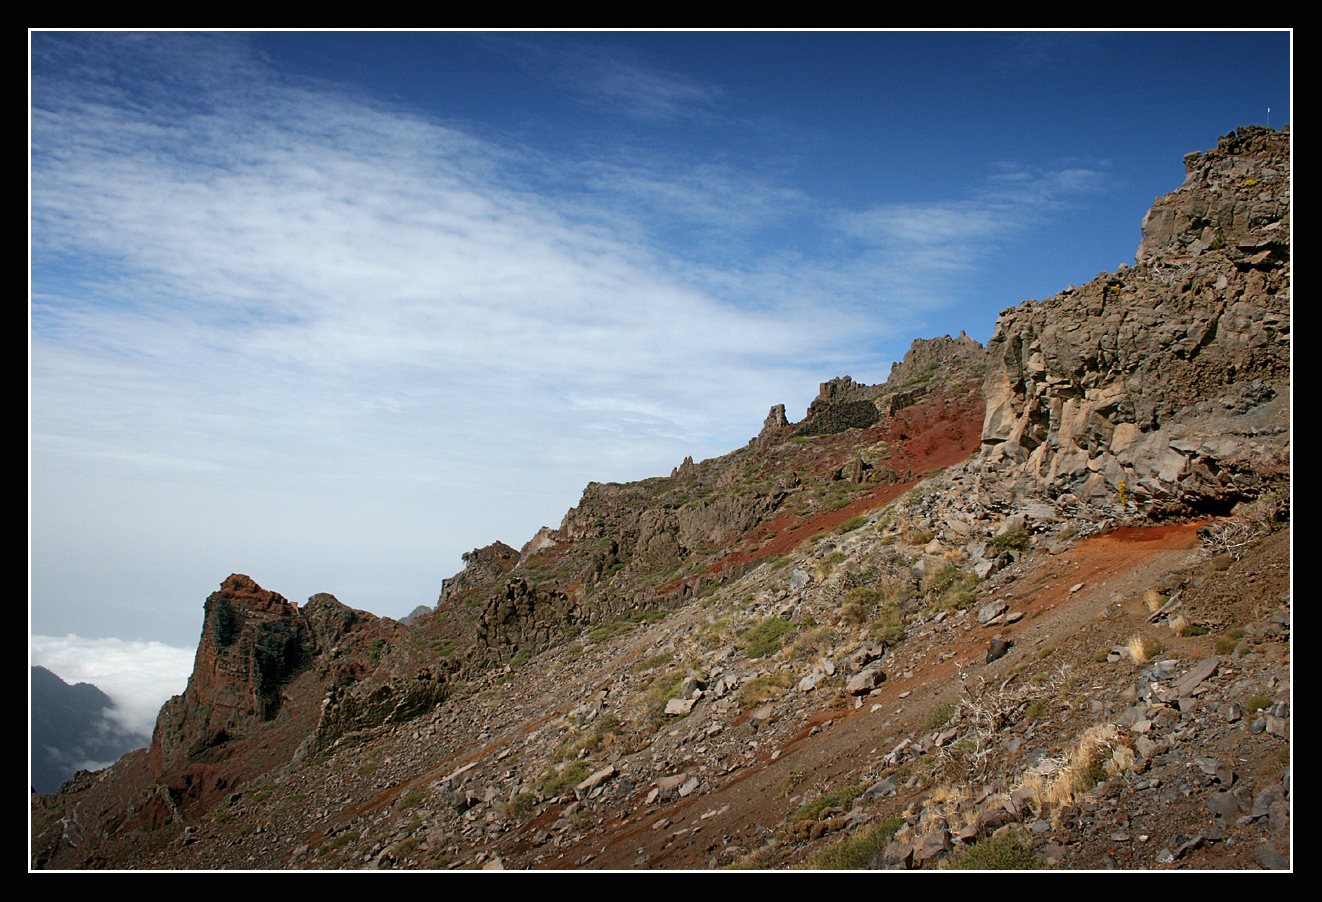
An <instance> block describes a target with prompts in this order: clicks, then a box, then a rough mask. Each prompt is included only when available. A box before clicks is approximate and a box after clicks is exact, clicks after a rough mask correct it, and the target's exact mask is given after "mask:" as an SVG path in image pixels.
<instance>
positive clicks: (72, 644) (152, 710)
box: [29, 633, 194, 736]
mask: <svg viewBox="0 0 1322 902" xmlns="http://www.w3.org/2000/svg"><path fill="white" fill-rule="evenodd" d="M29 650H30V654H31V663H32V664H33V666H37V667H45V668H46V669H47V670H49V671H51V672H52V673H54V674H56V675H58V676H59V677H60V678H61V679H62V680H64V681H65V682H66V683H70V684H73V683H91V684H93V685H94V686H96V687H97V688H98V689H100V690H101V691H102V692H104V693H105V694H106V695H108V696H110V698H111V700H112V701H114V702H115V705H116V707H114V708H111V709H108V711H107V717H108V718H109V719H110V721H111V722H112V723H114V724H116V725H117V726H119V727H120V728H121V729H123V730H124V731H126V732H128V733H132V734H135V735H138V736H151V733H152V730H153V729H154V728H155V726H156V715H157V714H158V713H160V710H161V705H163V704H165V702H166V701H167V700H168V699H169V698H170V696H172V695H178V694H179V693H181V692H183V691H184V688H185V687H186V686H187V684H188V675H189V673H191V672H192V670H193V654H194V651H193V649H187V648H172V647H170V646H168V645H165V644H163V643H161V642H144V641H141V640H138V641H125V640H122V639H87V638H84V637H82V636H75V635H73V634H72V633H71V634H68V635H65V636H40V635H38V636H32V637H31V639H30V643H29Z"/></svg>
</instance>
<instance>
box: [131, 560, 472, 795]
mask: <svg viewBox="0 0 1322 902" xmlns="http://www.w3.org/2000/svg"><path fill="white" fill-rule="evenodd" d="M407 637H408V633H407V631H406V628H405V627H404V626H402V625H401V624H398V623H395V622H394V621H392V620H385V619H382V618H379V617H376V616H375V615H373V614H370V613H368V612H366V611H359V610H355V609H353V608H350V607H349V606H348V605H345V604H343V603H342V602H340V601H339V600H338V599H337V598H335V596H333V595H330V594H327V593H320V594H317V595H314V596H312V597H311V598H310V599H308V603H307V605H306V606H305V607H303V608H302V609H300V608H299V607H298V605H296V604H294V603H292V602H290V601H288V600H286V599H285V598H284V596H282V595H280V594H278V593H276V592H271V591H268V590H266V589H263V588H262V587H261V586H259V585H258V584H257V583H256V582H255V581H253V580H252V578H250V577H248V576H244V575H242V574H232V575H231V576H230V577H229V578H228V579H226V580H225V581H224V583H222V584H221V587H220V590H219V591H217V592H213V593H212V594H211V595H210V596H209V597H208V598H207V601H206V613H205V617H204V620H203V627H202V637H201V640H200V641H199V643H198V649H197V655H196V658H195V660H194V664H193V673H192V675H191V676H190V677H189V680H188V687H187V688H186V689H185V690H184V692H183V694H182V695H177V696H175V697H174V698H171V699H170V700H169V701H167V702H166V703H165V705H164V706H163V707H162V708H161V713H160V715H159V717H158V718H157V721H156V729H155V732H154V734H153V737H152V746H151V750H150V753H151V762H152V767H153V770H154V773H155V775H156V779H157V780H158V781H162V782H164V783H167V784H170V785H175V784H189V783H192V782H196V781H195V779H194V778H193V777H190V776H188V775H189V773H191V772H192V771H194V770H195V769H196V765H197V764H198V762H200V761H202V760H204V759H205V758H206V757H207V753H208V752H209V751H210V750H212V749H216V748H218V747H221V746H230V745H231V744H234V743H238V744H239V745H242V744H243V742H244V741H245V740H253V739H254V737H257V736H258V735H259V734H260V735H262V736H265V737H266V738H265V739H262V740H261V741H262V743H263V744H264V745H266V746H280V747H288V748H290V749H291V750H292V749H293V748H294V747H295V746H298V745H300V744H301V746H302V750H303V752H305V753H306V752H307V751H308V750H310V749H313V748H318V747H322V746H325V745H326V744H327V743H329V742H332V741H334V740H335V739H337V738H339V737H340V736H342V735H344V734H346V733H348V732H352V731H355V730H363V729H368V728H370V727H374V726H379V725H381V724H385V723H392V722H398V721H401V720H406V719H409V718H411V717H414V716H417V714H420V713H423V712H425V711H427V710H430V709H431V708H432V707H434V706H435V705H436V704H439V703H440V702H441V701H442V700H443V699H444V697H445V691H446V683H445V679H444V676H443V674H442V673H440V672H437V671H436V670H435V668H434V667H433V666H432V665H431V664H430V663H428V662H427V661H426V660H423V659H422V658H421V657H420V656H419V655H418V653H417V650H416V649H415V647H414V643H412V642H410V641H408V638H407ZM318 703H319V705H318ZM287 707H290V708H292V710H290V711H288V712H287V714H288V716H282V715H285V714H286V710H285V709H286V708H287ZM314 724H315V727H314V726H313V725H314Z"/></svg>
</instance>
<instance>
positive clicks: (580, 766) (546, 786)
mask: <svg viewBox="0 0 1322 902" xmlns="http://www.w3.org/2000/svg"><path fill="white" fill-rule="evenodd" d="M589 776H591V772H590V771H589V770H588V766H587V765H586V764H584V763H583V762H582V761H575V762H574V763H572V764H566V765H565V766H564V768H563V769H562V770H556V769H555V768H552V769H551V770H548V771H547V772H546V773H545V774H543V775H542V778H541V779H540V780H538V781H537V784H536V786H537V791H538V792H540V793H541V794H542V795H544V796H547V797H548V798H549V797H551V796H558V795H561V794H562V793H564V792H565V790H567V789H573V788H574V787H575V786H577V785H578V784H580V783H582V782H583V781H584V780H586V779H587V778H588V777H589Z"/></svg>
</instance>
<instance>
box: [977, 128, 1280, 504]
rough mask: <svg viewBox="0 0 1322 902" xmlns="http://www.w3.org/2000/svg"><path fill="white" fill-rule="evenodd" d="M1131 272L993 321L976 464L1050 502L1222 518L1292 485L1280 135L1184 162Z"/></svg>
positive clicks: (1246, 135) (1255, 131)
mask: <svg viewBox="0 0 1322 902" xmlns="http://www.w3.org/2000/svg"><path fill="white" fill-rule="evenodd" d="M1184 162H1185V168H1186V170H1187V175H1186V177H1185V180H1184V184H1183V185H1181V187H1180V188H1179V190H1178V191H1176V192H1175V193H1173V194H1170V195H1167V196H1166V197H1163V198H1159V199H1158V200H1157V203H1156V205H1155V206H1153V208H1152V210H1151V211H1150V212H1149V213H1148V215H1147V216H1146V217H1145V218H1144V220H1143V240H1142V243H1141V244H1140V246H1139V250H1138V254H1137V258H1136V259H1137V262H1136V263H1135V265H1134V266H1130V267H1125V268H1122V269H1121V270H1119V271H1117V272H1114V273H1104V274H1102V275H1100V276H1098V278H1097V279H1095V280H1094V281H1092V282H1090V283H1088V284H1087V285H1084V286H1082V287H1080V288H1071V289H1069V290H1067V291H1064V292H1061V293H1060V294H1058V295H1056V296H1055V297H1053V298H1051V299H1049V300H1047V301H1044V302H1041V303H1029V304H1024V305H1022V306H1020V307H1017V308H1014V309H1012V310H1006V311H1004V312H1003V313H1002V315H1001V318H1000V320H999V321H998V322H997V325H996V332H995V334H994V335H993V336H992V339H991V342H990V344H989V347H988V352H989V354H990V356H991V361H992V362H991V368H990V370H989V372H988V376H987V408H988V409H987V421H986V423H985V425H984V428H983V442H984V444H985V445H986V446H987V448H986V450H985V451H984V452H983V459H984V461H985V462H986V463H987V466H988V467H989V468H991V469H994V470H996V471H997V472H999V473H1001V474H1002V475H1005V476H1010V477H1014V478H1019V479H1023V480H1024V481H1025V483H1026V484H1027V485H1030V486H1033V487H1039V488H1041V489H1042V490H1045V491H1048V492H1051V493H1055V494H1060V493H1064V492H1073V493H1076V494H1079V495H1081V496H1085V497H1098V496H1104V495H1111V494H1114V493H1115V492H1116V491H1118V490H1119V487H1120V484H1121V483H1122V482H1123V483H1124V484H1125V487H1126V490H1127V492H1128V493H1129V495H1130V497H1132V498H1134V499H1135V500H1136V501H1142V502H1151V504H1152V507H1151V508H1149V509H1152V510H1161V511H1171V512H1178V511H1182V510H1188V509H1191V508H1192V509H1198V510H1204V511H1208V512H1226V511H1228V510H1229V509H1230V508H1231V507H1232V506H1233V505H1234V504H1236V503H1238V502H1240V501H1247V500H1251V499H1252V498H1255V497H1257V496H1258V495H1259V494H1261V493H1262V491H1263V490H1264V488H1266V487H1268V486H1272V485H1275V486H1277V487H1279V486H1280V485H1282V484H1283V483H1284V481H1285V480H1286V479H1287V478H1288V466H1289V465H1288V451H1289V436H1290V430H1289V373H1290V299H1289V266H1288V263H1289V252H1290V244H1289V237H1290V211H1289V190H1290V158H1289V136H1288V135H1287V134H1285V133H1281V132H1272V131H1269V130H1267V129H1263V128H1248V129H1241V130H1240V131H1239V132H1237V133H1232V134H1230V135H1227V136H1226V137H1224V138H1222V139H1221V141H1220V143H1219V144H1218V145H1217V147H1216V148H1215V149H1214V150H1210V151H1208V152H1207V153H1205V154H1200V153H1192V154H1189V155H1188V156H1187V157H1185V161H1184Z"/></svg>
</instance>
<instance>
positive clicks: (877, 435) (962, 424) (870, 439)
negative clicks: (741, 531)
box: [711, 386, 986, 572]
mask: <svg viewBox="0 0 1322 902" xmlns="http://www.w3.org/2000/svg"><path fill="white" fill-rule="evenodd" d="M985 411H986V404H985V402H984V401H983V398H982V393H981V391H970V390H969V387H968V386H965V387H964V388H963V389H960V390H958V391H957V392H953V393H951V394H949V395H947V396H945V397H941V398H938V399H936V400H934V401H931V402H925V403H923V404H921V405H914V406H912V407H906V408H904V409H903V410H900V411H898V412H897V413H896V414H895V415H894V416H891V417H887V418H884V419H883V420H882V422H881V423H879V424H878V425H876V426H873V427H870V428H869V429H866V430H864V431H863V433H862V435H860V436H856V437H854V438H853V439H852V440H851V447H853V448H857V447H866V446H869V445H875V444H877V443H878V442H885V443H886V444H887V445H888V446H889V447H890V449H891V455H890V457H889V459H888V460H887V461H886V465H887V466H888V467H889V468H890V469H891V470H893V471H894V472H896V473H900V474H904V475H907V476H909V478H908V479H905V480H904V481H903V482H897V483H895V484H894V485H880V486H876V487H875V488H872V489H869V490H868V491H867V493H866V494H864V495H861V496H860V497H858V498H855V499H854V500H853V501H851V502H850V503H849V504H848V505H846V506H845V507H842V508H839V509H838V510H833V511H824V512H822V513H819V514H814V515H810V516H806V517H805V516H803V515H800V514H797V513H794V512H792V511H784V512H782V513H779V514H777V515H776V516H775V517H772V518H771V519H770V520H767V521H765V522H763V523H760V524H758V525H757V526H756V527H755V528H754V530H753V532H754V533H756V534H757V535H759V536H765V535H768V534H771V533H774V537H773V538H771V539H769V540H767V541H766V542H764V543H763V544H761V545H759V546H758V547H757V548H754V549H751V550H749V549H745V550H736V551H733V552H731V553H729V554H727V555H725V556H724V557H722V558H721V559H720V560H718V561H717V562H716V563H715V564H714V565H713V567H712V568H711V569H712V571H714V572H719V571H724V570H730V569H733V568H735V567H739V566H742V565H744V564H747V563H749V562H751V561H756V560H760V559H762V558H765V557H771V556H773V555H777V554H784V553H785V552H787V551H791V550H793V549H794V548H797V547H798V546H799V545H800V544H802V542H803V541H804V540H805V539H807V538H809V537H810V536H814V535H816V534H817V533H819V532H825V531H829V530H832V529H835V528H836V527H837V526H839V525H840V524H841V523H843V522H845V521H846V520H848V519H849V518H851V517H855V516H857V515H859V514H862V513H866V512H867V511H870V510H873V509H875V508H878V507H884V506H885V505H887V504H890V503H891V502H892V501H894V500H895V499H896V498H899V497H900V496H901V495H903V494H904V493H905V492H907V491H908V490H909V489H911V488H913V487H914V486H916V485H918V483H920V482H922V480H923V477H924V476H925V475H926V474H928V473H930V472H931V471H933V470H938V469H941V468H943V467H949V466H952V465H953V464H957V463H959V462H960V461H963V460H965V459H967V458H968V457H969V456H970V455H972V454H973V453H974V452H975V451H977V450H978V447H979V445H980V444H981V440H982V420H983V414H984V413H985ZM844 456H846V455H843V454H842V455H841V457H842V459H841V460H840V461H839V462H838V463H836V465H837V466H839V465H840V464H843V463H844V460H843V457H844ZM745 538H748V537H745Z"/></svg>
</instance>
